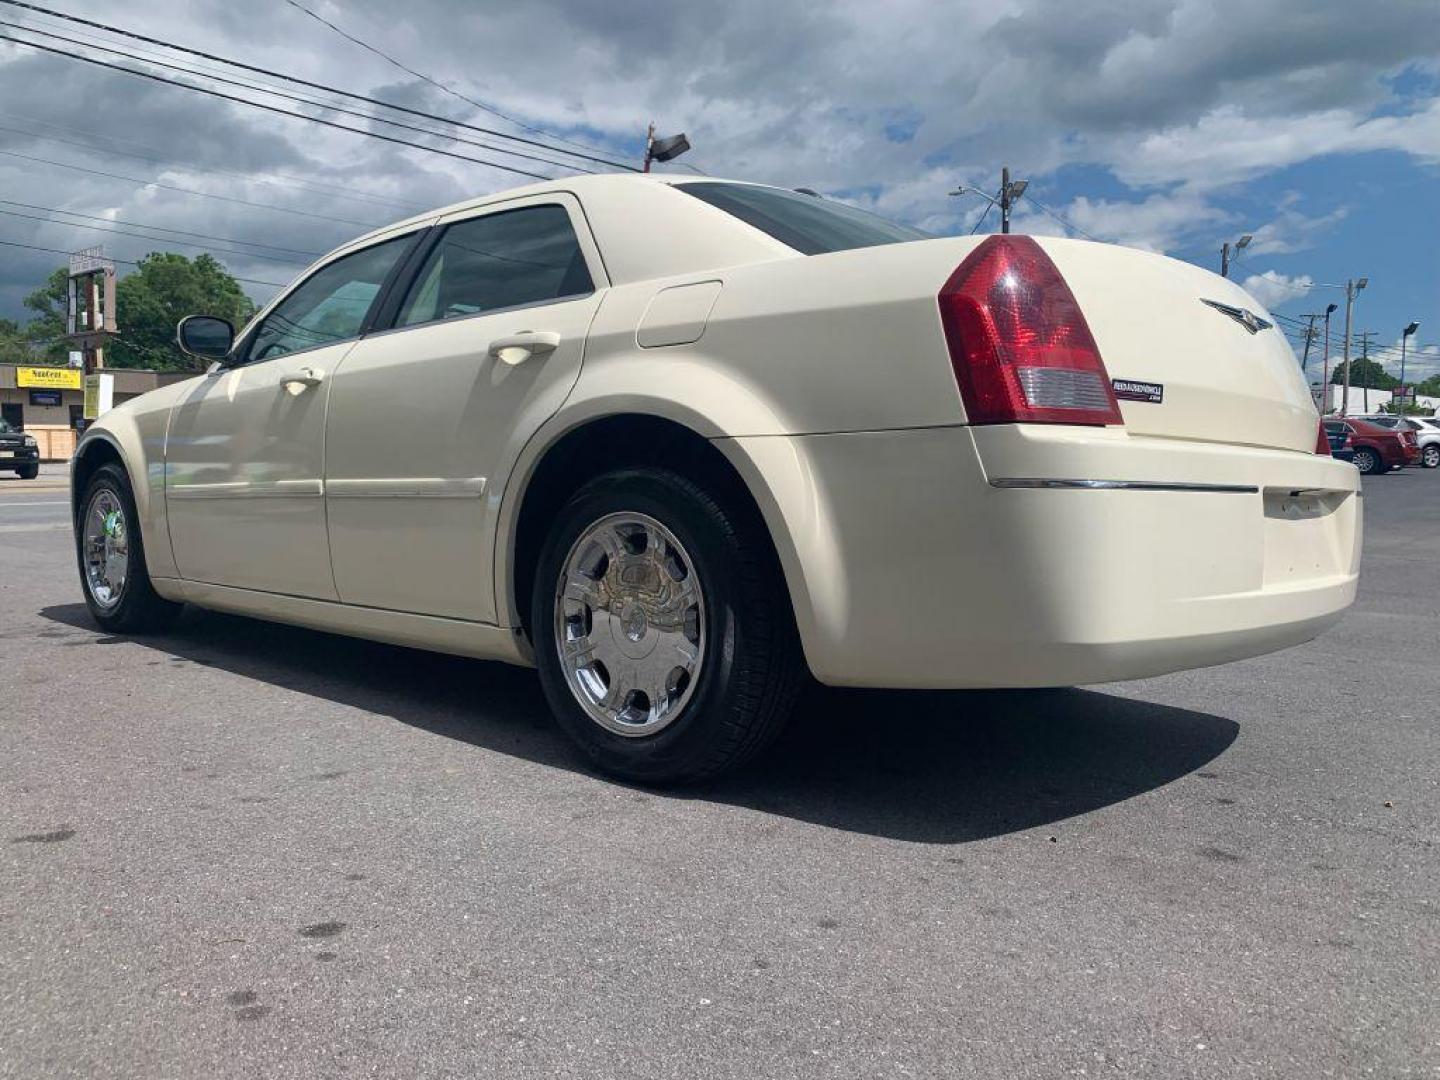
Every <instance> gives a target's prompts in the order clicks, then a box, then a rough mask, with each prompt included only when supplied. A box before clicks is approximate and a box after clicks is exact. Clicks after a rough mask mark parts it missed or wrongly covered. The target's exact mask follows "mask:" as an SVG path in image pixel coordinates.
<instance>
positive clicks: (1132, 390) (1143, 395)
mask: <svg viewBox="0 0 1440 1080" xmlns="http://www.w3.org/2000/svg"><path fill="white" fill-rule="evenodd" d="M1110 384H1111V385H1112V386H1113V387H1114V388H1115V396H1116V397H1117V398H1119V399H1120V400H1121V401H1148V402H1150V403H1151V404H1152V405H1159V404H1160V403H1161V402H1162V401H1164V400H1165V385H1164V384H1163V383H1158V382H1140V381H1138V380H1136V379H1111V380H1110Z"/></svg>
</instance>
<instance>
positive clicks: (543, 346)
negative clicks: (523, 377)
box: [490, 330, 560, 367]
mask: <svg viewBox="0 0 1440 1080" xmlns="http://www.w3.org/2000/svg"><path fill="white" fill-rule="evenodd" d="M559 347H560V335H559V334H557V333H554V332H553V331H550V330H521V331H520V332H519V333H518V334H511V335H510V336H509V337H502V338H496V339H495V340H494V341H492V342H490V355H491V356H493V357H495V358H496V359H497V360H499V361H501V362H502V363H505V364H509V365H511V366H512V367H513V366H514V365H516V364H523V363H524V362H525V361H526V360H529V359H530V358H531V357H532V356H544V355H546V354H547V353H552V352H554V351H555V350H556V349H557V348H559Z"/></svg>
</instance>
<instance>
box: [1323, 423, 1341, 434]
mask: <svg viewBox="0 0 1440 1080" xmlns="http://www.w3.org/2000/svg"><path fill="white" fill-rule="evenodd" d="M1325 430H1326V432H1327V433H1329V434H1331V435H1344V434H1345V425H1344V424H1326V425H1325Z"/></svg>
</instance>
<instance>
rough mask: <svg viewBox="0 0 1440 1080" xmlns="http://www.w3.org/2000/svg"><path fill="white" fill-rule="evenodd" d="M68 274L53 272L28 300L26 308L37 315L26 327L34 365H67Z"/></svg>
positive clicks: (31, 318) (64, 271)
mask: <svg viewBox="0 0 1440 1080" xmlns="http://www.w3.org/2000/svg"><path fill="white" fill-rule="evenodd" d="M66 280H67V271H66V269H65V268H64V267H63V266H62V267H60V268H59V269H57V270H55V271H53V272H52V273H51V274H50V276H49V277H48V278H46V279H45V284H44V285H42V286H40V288H38V289H36V290H35V291H34V292H32V293H31V294H30V295H29V296H27V297H25V306H26V307H27V308H29V309H30V310H31V311H33V312H34V313H35V314H34V315H32V316H31V317H30V321H29V322H28V323H26V324H25V339H26V341H27V342H29V344H30V346H31V348H32V350H33V352H32V354H31V357H30V362H31V363H46V364H63V363H65V362H66V361H67V360H68V358H69V354H70V343H69V342H67V341H64V340H63V338H64V337H65V288H66Z"/></svg>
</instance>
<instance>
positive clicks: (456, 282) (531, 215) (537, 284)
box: [325, 194, 603, 622]
mask: <svg viewBox="0 0 1440 1080" xmlns="http://www.w3.org/2000/svg"><path fill="white" fill-rule="evenodd" d="M427 244H428V247H427V248H426V249H425V250H424V251H423V252H418V253H417V254H416V256H415V257H414V258H412V259H411V260H410V262H411V265H413V266H416V267H417V269H416V271H415V272H414V274H413V275H412V276H411V279H410V281H409V282H408V283H407V287H406V288H405V289H403V290H400V289H397V290H396V292H395V294H394V299H393V301H392V304H391V307H392V308H393V313H390V314H388V315H387V316H385V318H386V319H387V325H389V326H390V328H389V329H387V330H383V331H381V330H377V331H376V332H375V333H373V334H371V335H369V336H367V337H366V338H365V340H363V341H362V342H360V343H359V344H358V345H357V346H356V347H355V349H354V351H352V352H351V353H350V354H349V355H348V356H347V357H346V358H345V362H344V364H343V365H342V366H341V369H340V372H339V373H338V375H337V377H336V379H335V380H334V385H333V387H332V388H331V392H330V393H331V397H330V418H329V434H328V438H327V445H328V450H327V454H326V473H325V491H326V505H327V508H328V515H329V522H330V553H331V563H332V565H333V567H334V572H335V585H336V589H337V590H338V592H339V595H340V599H341V600H342V601H344V602H345V603H348V604H362V605H366V606H370V607H379V608H387V609H391V610H396V611H407V612H417V613H422V614H427V615H440V616H447V617H450V618H458V619H467V620H472V621H477V622H492V621H494V619H495V598H494V578H493V562H492V560H493V551H494V535H493V533H494V522H495V516H496V513H497V510H498V504H499V496H500V493H501V491H502V490H503V487H504V482H505V477H504V476H503V475H501V474H502V472H503V470H504V469H505V468H506V462H507V461H508V460H511V459H513V457H514V455H515V453H516V452H517V451H518V446H519V444H520V443H521V442H523V440H524V438H526V437H528V435H529V433H531V432H533V431H534V430H535V428H537V427H538V426H539V425H540V423H542V422H543V421H544V420H545V419H546V418H548V417H549V416H551V415H553V414H554V413H555V411H556V410H557V409H558V408H559V407H560V404H561V403H562V402H563V401H564V399H565V396H566V394H568V393H569V391H570V388H571V387H572V386H573V385H574V384H575V380H576V378H577V377H578V376H579V372H580V362H581V358H582V356H583V353H584V346H585V335H586V333H587V332H588V330H589V326H590V322H591V319H592V318H593V317H594V314H595V311H596V310H597V308H598V306H599V303H600V296H601V293H600V289H599V286H600V285H601V283H602V281H603V278H602V274H603V271H602V269H601V265H600V260H599V256H598V253H597V252H596V250H595V248H594V244H593V240H592V239H591V238H590V235H589V232H588V230H587V229H586V227H585V223H584V217H583V215H582V213H581V211H580V206H579V203H578V202H577V201H576V200H575V199H574V198H573V197H572V196H569V195H563V194H547V195H543V196H532V197H528V198H522V199H517V200H510V201H506V202H504V203H500V204H492V205H490V206H487V207H485V208H483V209H482V210H480V211H475V210H471V211H468V212H465V213H461V214H457V215H455V216H453V217H451V218H447V219H442V220H441V221H440V222H439V223H438V224H437V226H436V227H435V229H434V230H432V234H431V236H430V237H429V239H428V241H427Z"/></svg>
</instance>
